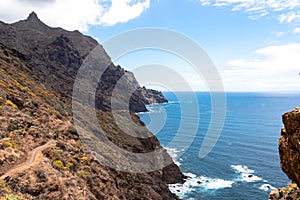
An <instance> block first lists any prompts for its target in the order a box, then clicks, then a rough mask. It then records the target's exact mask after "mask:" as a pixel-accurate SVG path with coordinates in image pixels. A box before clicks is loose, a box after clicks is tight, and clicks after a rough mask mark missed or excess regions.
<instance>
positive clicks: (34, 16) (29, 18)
mask: <svg viewBox="0 0 300 200" xmlns="http://www.w3.org/2000/svg"><path fill="white" fill-rule="evenodd" d="M27 20H39V18H38V16H37V14H36V13H35V12H32V13H30V14H29V16H28V18H27Z"/></svg>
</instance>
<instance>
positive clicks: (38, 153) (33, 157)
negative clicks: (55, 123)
mask: <svg viewBox="0 0 300 200" xmlns="http://www.w3.org/2000/svg"><path fill="white" fill-rule="evenodd" d="M54 142H55V140H50V141H48V142H47V143H46V144H44V145H42V146H39V147H37V148H35V149H33V150H32V151H31V152H30V153H29V154H28V156H27V158H26V160H25V162H23V163H20V164H19V165H17V166H15V167H13V168H11V169H10V170H8V171H7V172H6V173H5V174H3V175H2V176H0V179H4V178H5V177H7V176H11V175H13V174H15V173H19V172H21V171H24V170H26V169H28V168H30V167H32V166H34V165H36V164H37V163H39V161H40V160H41V159H42V151H43V150H44V149H45V148H47V147H49V146H50V145H52V144H53V143H54Z"/></svg>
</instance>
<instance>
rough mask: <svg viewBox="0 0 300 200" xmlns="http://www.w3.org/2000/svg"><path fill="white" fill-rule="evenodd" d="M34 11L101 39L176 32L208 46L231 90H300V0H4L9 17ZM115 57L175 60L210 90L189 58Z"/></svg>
mask: <svg viewBox="0 0 300 200" xmlns="http://www.w3.org/2000/svg"><path fill="white" fill-rule="evenodd" d="M33 10H34V11H35V12H36V13H37V14H38V16H39V18H40V19H41V20H42V21H44V22H45V23H47V24H48V25H50V26H54V27H57V26H60V27H63V28H65V29H67V30H75V29H77V30H80V31H82V32H84V33H85V34H88V35H91V36H93V37H95V38H97V39H98V41H99V42H100V43H102V42H105V41H107V40H108V39H109V38H111V37H112V36H114V35H118V34H120V33H122V32H124V31H129V30H133V29H137V28H145V27H158V28H163V29H168V30H174V31H176V32H178V33H180V34H183V35H185V36H187V37H188V38H190V39H191V40H193V41H195V42H197V43H198V44H199V45H200V46H201V47H202V48H203V49H204V50H205V51H206V52H207V54H208V55H209V56H210V57H211V59H212V60H213V61H214V63H215V65H216V67H217V69H218V72H219V74H220V76H221V78H222V81H223V84H224V88H225V90H226V91H271V92H272V91H281V92H293V91H300V76H299V72H300V56H299V55H300V0H43V1H40V0H0V20H2V21H4V22H7V23H11V22H15V21H17V20H20V19H25V18H26V17H27V16H28V14H29V13H30V12H31V11H33ZM115 62H116V63H117V64H120V65H122V66H123V67H125V68H127V69H131V70H134V68H136V67H138V66H141V65H147V64H160V65H164V66H168V67H170V68H172V69H173V70H175V71H177V72H178V73H179V74H182V75H183V76H184V77H185V79H187V80H188V81H189V83H190V85H191V87H192V88H193V89H195V90H205V89H207V88H205V86H204V85H205V84H204V83H203V81H202V79H201V77H200V76H198V75H197V73H195V72H194V71H193V69H192V68H191V67H190V66H188V65H189V64H188V63H186V62H184V61H182V60H180V58H179V57H176V56H175V57H174V55H169V54H167V53H165V52H159V51H150V50H144V51H141V52H133V53H131V54H130V55H127V56H124V57H122V58H120V59H118V60H116V61H115ZM190 68H191V69H190Z"/></svg>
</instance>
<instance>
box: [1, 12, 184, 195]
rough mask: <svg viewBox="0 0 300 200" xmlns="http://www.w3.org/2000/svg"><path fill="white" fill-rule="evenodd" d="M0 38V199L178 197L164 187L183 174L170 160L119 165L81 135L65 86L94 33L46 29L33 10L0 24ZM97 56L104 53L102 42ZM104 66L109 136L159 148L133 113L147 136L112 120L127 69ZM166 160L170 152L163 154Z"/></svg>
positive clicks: (126, 144)
mask: <svg viewBox="0 0 300 200" xmlns="http://www.w3.org/2000/svg"><path fill="white" fill-rule="evenodd" d="M61 33H63V34H61ZM32 34H33V35H32ZM0 39H1V40H0V123H1V126H0V199H6V198H10V199H18V198H22V199H57V200H61V199H177V197H176V196H174V195H173V194H171V192H170V191H169V189H168V187H167V184H168V183H175V182H182V181H183V178H184V176H183V174H182V173H181V172H180V170H179V168H178V167H177V166H176V165H175V164H174V163H172V162H171V164H170V165H168V166H167V167H165V168H164V169H161V170H156V171H153V172H149V173H139V174H136V173H128V172H122V171H117V170H115V169H112V168H109V167H107V166H104V165H103V164H102V163H101V162H100V161H99V159H97V158H96V157H95V156H94V155H93V153H94V152H92V151H91V150H90V149H89V148H88V147H87V146H86V144H85V143H84V142H83V141H82V140H81V137H80V134H79V133H78V132H77V130H76V128H75V126H74V124H73V119H72V110H71V104H70V103H71V97H70V94H71V93H70V92H71V89H72V84H73V81H74V79H73V78H74V76H75V74H76V70H78V67H79V66H78V64H80V63H81V62H82V59H83V58H84V57H85V56H86V55H87V52H88V50H91V49H92V46H93V45H97V43H96V42H95V41H94V40H93V39H92V38H89V37H86V36H83V35H81V34H80V33H79V32H76V31H75V32H67V31H64V30H62V29H59V28H56V29H53V28H50V27H48V26H46V25H45V24H43V23H42V22H40V21H39V20H38V18H37V16H36V15H35V14H34V13H33V14H31V15H30V16H29V18H28V19H27V20H25V21H21V22H18V23H15V24H12V25H7V24H4V23H0ZM102 55H103V59H104V61H107V59H109V57H108V56H107V55H106V53H105V51H104V49H103V54H102ZM105 73H106V75H104V76H105V78H104V79H103V80H102V82H100V83H99V88H100V89H99V90H98V91H100V92H99V94H98V95H99V98H100V97H101V98H102V99H104V100H102V102H104V103H102V104H101V103H100V105H101V106H99V108H101V110H98V111H97V114H98V116H97V117H98V120H99V125H100V126H101V128H102V130H104V131H105V134H106V137H107V138H108V139H109V140H110V141H111V142H113V143H114V144H115V145H117V146H119V147H120V148H123V149H124V150H126V151H128V152H151V151H153V150H154V149H161V148H162V147H161V146H160V144H159V141H158V140H157V138H156V137H155V136H153V135H152V134H151V133H150V132H149V131H148V130H147V129H146V127H145V126H144V125H143V123H142V122H141V121H140V120H139V118H138V117H137V116H136V115H135V114H132V113H131V115H132V118H133V120H135V122H136V124H139V127H140V128H136V129H132V131H133V132H135V131H136V132H137V133H136V134H142V135H149V137H148V138H145V139H143V138H136V137H132V136H130V135H128V134H126V133H125V132H124V131H123V130H122V129H121V128H120V127H118V126H117V124H116V123H115V122H114V118H113V117H112V114H111V112H108V111H109V109H110V105H109V103H107V102H106V100H105V98H107V99H108V98H109V94H110V93H111V89H112V88H113V87H112V85H113V84H112V83H114V81H116V80H117V78H118V77H119V76H121V75H122V74H124V73H125V70H123V69H121V68H120V67H116V66H114V65H113V64H111V65H110V66H109V67H108V69H107V71H106V72H105ZM131 79H132V77H131ZM126 84H128V85H127V87H131V86H132V84H136V83H135V81H134V80H127V81H126ZM130 85H131V86H130ZM134 98H137V99H135V101H137V102H138V103H140V102H141V99H140V98H138V97H134ZM122 103H124V102H122ZM132 104H133V105H135V106H137V107H138V108H139V109H140V108H141V107H139V105H138V104H134V103H132ZM141 105H143V106H144V104H143V103H142V104H141ZM125 112H127V111H125ZM111 159H118V158H111ZM158 159H159V158H158ZM163 159H164V160H170V159H171V158H170V156H169V155H168V154H166V153H165V154H164V157H163ZM120 162H121V161H120ZM154 162H155V161H154Z"/></svg>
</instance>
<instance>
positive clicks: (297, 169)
mask: <svg viewBox="0 0 300 200" xmlns="http://www.w3.org/2000/svg"><path fill="white" fill-rule="evenodd" d="M282 121H283V124H284V127H283V128H282V130H281V136H280V139H279V147H278V149H279V155H280V166H281V168H282V170H283V171H284V173H285V174H286V175H287V176H288V177H289V179H291V181H292V183H291V184H290V185H289V186H287V187H285V188H281V189H276V190H274V191H272V192H271V194H270V196H269V199H270V200H284V199H299V197H300V189H299V186H300V164H299V163H300V108H295V109H294V110H292V111H290V112H287V113H284V114H283V115H282Z"/></svg>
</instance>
